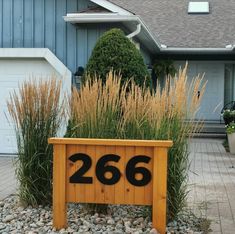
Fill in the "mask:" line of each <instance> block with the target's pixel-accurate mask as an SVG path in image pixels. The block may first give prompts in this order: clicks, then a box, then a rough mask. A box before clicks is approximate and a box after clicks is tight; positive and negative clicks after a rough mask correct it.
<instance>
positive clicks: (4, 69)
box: [0, 59, 61, 156]
mask: <svg viewBox="0 0 235 234" xmlns="http://www.w3.org/2000/svg"><path fill="white" fill-rule="evenodd" d="M52 74H55V75H56V76H57V77H61V76H60V75H59V74H58V72H57V71H56V70H55V69H54V68H53V67H52V66H51V65H50V64H49V63H48V62H47V61H46V60H45V59H0V156H1V155H4V154H16V153H17V149H16V137H15V132H14V127H13V124H12V123H11V120H10V118H9V114H8V111H7V105H6V100H7V99H8V98H9V93H10V92H12V91H13V90H15V89H17V88H18V85H19V84H21V83H22V81H24V80H26V79H29V78H30V77H33V78H34V79H46V77H47V78H48V77H50V76H51V75H52Z"/></svg>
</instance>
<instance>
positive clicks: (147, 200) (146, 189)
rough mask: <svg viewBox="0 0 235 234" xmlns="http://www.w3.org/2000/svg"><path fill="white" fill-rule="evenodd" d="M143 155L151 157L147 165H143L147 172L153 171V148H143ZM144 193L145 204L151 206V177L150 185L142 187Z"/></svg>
mask: <svg viewBox="0 0 235 234" xmlns="http://www.w3.org/2000/svg"><path fill="white" fill-rule="evenodd" d="M145 155H147V156H151V160H150V162H149V163H147V164H145V168H146V169H148V170H149V171H151V174H152V171H153V157H154V155H153V147H145ZM144 192H145V197H144V199H145V204H152V200H153V175H152V179H151V181H150V184H149V185H148V186H145V187H144Z"/></svg>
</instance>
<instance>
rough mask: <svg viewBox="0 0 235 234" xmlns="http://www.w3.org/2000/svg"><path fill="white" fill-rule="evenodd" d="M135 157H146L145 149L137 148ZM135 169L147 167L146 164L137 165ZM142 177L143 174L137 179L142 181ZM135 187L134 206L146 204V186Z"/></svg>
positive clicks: (137, 175) (138, 175)
mask: <svg viewBox="0 0 235 234" xmlns="http://www.w3.org/2000/svg"><path fill="white" fill-rule="evenodd" d="M133 156H145V147H135V154H134V155H133ZM135 167H146V163H137V164H136V166H135ZM142 177H143V176H142V175H141V174H139V173H138V174H136V175H135V178H136V179H137V180H141V179H142ZM133 187H134V191H135V192H134V194H135V196H134V201H133V203H134V204H139V205H141V204H145V194H144V192H145V189H144V187H145V186H141V187H139V186H133Z"/></svg>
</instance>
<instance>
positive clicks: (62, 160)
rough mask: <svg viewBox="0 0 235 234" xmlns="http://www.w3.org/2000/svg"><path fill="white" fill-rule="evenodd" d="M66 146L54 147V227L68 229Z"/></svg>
mask: <svg viewBox="0 0 235 234" xmlns="http://www.w3.org/2000/svg"><path fill="white" fill-rule="evenodd" d="M65 187H66V146H65V145H56V146H54V154H53V226H54V227H55V228H56V229H57V230H58V229H62V228H66V227H67V205H66V191H65Z"/></svg>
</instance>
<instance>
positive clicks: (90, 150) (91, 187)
mask: <svg viewBox="0 0 235 234" xmlns="http://www.w3.org/2000/svg"><path fill="white" fill-rule="evenodd" d="M86 154H87V155H89V156H90V157H91V161H92V162H91V168H90V169H89V171H88V172H87V173H86V174H85V176H89V177H92V180H93V181H92V184H85V201H84V202H86V203H92V202H93V201H95V177H96V176H95V166H96V158H95V147H94V146H93V147H92V146H87V148H86Z"/></svg>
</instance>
